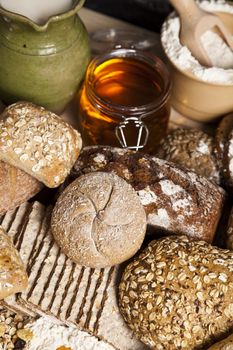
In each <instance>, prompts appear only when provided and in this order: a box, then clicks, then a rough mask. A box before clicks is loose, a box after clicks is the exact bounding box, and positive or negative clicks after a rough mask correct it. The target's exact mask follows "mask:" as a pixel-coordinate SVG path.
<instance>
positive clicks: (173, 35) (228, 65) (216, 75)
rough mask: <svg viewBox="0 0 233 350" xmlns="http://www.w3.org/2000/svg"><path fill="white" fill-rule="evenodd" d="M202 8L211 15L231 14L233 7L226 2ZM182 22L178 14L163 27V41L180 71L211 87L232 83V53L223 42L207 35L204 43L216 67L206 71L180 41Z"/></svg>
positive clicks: (204, 4) (168, 53)
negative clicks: (215, 13)
mask: <svg viewBox="0 0 233 350" xmlns="http://www.w3.org/2000/svg"><path fill="white" fill-rule="evenodd" d="M199 4H200V6H201V7H202V8H203V9H204V10H207V11H209V12H218V11H219V12H226V13H230V14H232V20H233V6H231V5H229V4H228V3H226V2H225V1H223V0H218V1H202V2H200V3H199ZM179 32H180V20H179V17H178V16H177V14H172V15H171V16H169V18H168V19H167V21H166V22H165V23H164V25H163V27H162V33H161V40H162V44H163V47H164V49H165V52H166V54H167V56H168V57H169V59H170V60H171V61H172V62H173V63H174V64H175V65H176V66H177V67H178V68H180V69H181V70H188V71H190V72H192V73H193V74H195V75H196V76H197V78H199V79H201V80H203V81H207V82H210V83H219V84H226V85H227V84H232V83H233V52H232V50H231V49H230V48H229V47H228V46H227V44H226V43H225V42H224V41H223V39H222V38H221V37H220V36H219V35H217V34H216V33H214V32H212V31H207V32H205V33H204V34H203V35H202V37H201V41H202V44H203V46H204V48H205V50H206V52H207V54H208V55H209V57H210V59H211V61H212V62H213V67H210V68H206V67H203V66H202V65H201V64H200V63H199V62H198V61H197V60H196V59H195V58H194V57H193V56H192V54H191V52H190V51H189V49H188V48H187V47H186V46H182V45H181V43H180V40H179Z"/></svg>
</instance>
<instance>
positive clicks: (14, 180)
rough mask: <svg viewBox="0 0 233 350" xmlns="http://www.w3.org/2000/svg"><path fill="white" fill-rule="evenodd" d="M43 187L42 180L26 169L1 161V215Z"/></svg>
mask: <svg viewBox="0 0 233 350" xmlns="http://www.w3.org/2000/svg"><path fill="white" fill-rule="evenodd" d="M42 187H43V184H42V183H41V182H39V181H38V180H36V179H35V178H33V177H32V176H30V175H28V174H26V173H25V172H24V171H22V170H20V169H17V168H15V167H13V166H11V165H9V164H7V163H5V162H1V161H0V198H1V200H0V215H3V214H5V213H6V212H7V211H8V210H10V209H13V208H16V207H18V206H19V205H20V204H21V203H24V202H26V201H27V200H29V199H30V198H32V197H33V196H34V195H36V194H37V193H38V192H39V191H40V190H41V189H42Z"/></svg>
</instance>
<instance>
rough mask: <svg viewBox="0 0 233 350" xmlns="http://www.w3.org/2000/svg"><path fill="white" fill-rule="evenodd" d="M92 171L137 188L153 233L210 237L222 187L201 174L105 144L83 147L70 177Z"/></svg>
mask: <svg viewBox="0 0 233 350" xmlns="http://www.w3.org/2000/svg"><path fill="white" fill-rule="evenodd" d="M94 171H106V172H113V173H115V174H117V175H118V176H120V177H122V178H123V179H125V180H126V181H127V182H128V183H129V184H131V185H132V186H133V188H134V189H135V190H136V191H137V193H138V196H139V198H140V200H141V203H142V204H143V206H144V208H145V211H146V214H147V223H148V225H149V229H150V231H151V232H152V233H153V234H155V235H156V234H157V231H160V230H162V231H163V232H164V233H166V234H178V235H180V234H186V235H188V236H190V237H193V238H194V239H203V240H205V241H208V242H212V241H213V238H214V235H215V231H216V227H217V225H218V222H219V219H220V216H221V212H222V208H223V204H224V200H225V192H224V190H222V189H221V188H220V187H218V186H217V185H215V184H214V183H211V182H210V181H208V180H207V179H206V178H204V177H201V176H199V175H197V174H195V173H194V172H192V171H189V170H184V169H179V168H178V167H177V166H176V165H175V164H173V163H169V162H167V161H165V160H161V159H158V158H156V157H150V156H148V155H145V154H142V153H140V152H133V151H129V150H124V149H120V148H113V147H108V146H92V147H85V148H83V150H82V152H81V153H80V156H79V158H78V160H77V162H76V163H75V165H74V168H73V170H72V174H71V176H72V177H71V179H74V178H76V177H78V176H80V175H82V174H85V173H90V172H94Z"/></svg>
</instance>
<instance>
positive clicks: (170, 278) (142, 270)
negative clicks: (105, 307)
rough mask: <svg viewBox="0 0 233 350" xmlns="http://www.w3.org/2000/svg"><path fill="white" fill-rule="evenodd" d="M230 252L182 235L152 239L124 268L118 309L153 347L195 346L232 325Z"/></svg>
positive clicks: (165, 349)
mask: <svg viewBox="0 0 233 350" xmlns="http://www.w3.org/2000/svg"><path fill="white" fill-rule="evenodd" d="M232 272H233V252H230V251H229V250H222V249H220V248H216V247H213V246H211V245H210V244H208V243H206V242H203V241H199V242H196V241H191V240H190V239H189V238H188V237H185V236H181V237H178V236H176V237H175V236H170V237H166V238H163V239H160V240H155V241H153V242H151V243H150V244H149V246H148V247H147V248H146V249H145V250H144V251H143V252H142V253H141V254H140V255H139V256H138V257H137V258H136V259H134V260H133V262H131V263H130V264H129V265H128V266H127V267H126V269H125V271H124V273H123V276H122V279H121V282H120V285H119V307H120V311H121V313H122V316H123V317H124V319H125V321H126V323H127V324H128V326H129V327H130V328H131V329H132V330H133V331H134V332H135V334H136V336H137V337H138V338H139V339H140V340H141V341H142V342H144V343H145V344H147V345H149V346H150V347H151V348H152V349H154V350H177V349H180V350H194V349H195V350H196V349H206V347H207V346H208V345H209V346H210V345H211V344H213V343H214V342H216V339H219V338H221V337H222V336H223V335H224V334H225V333H226V332H228V331H229V330H230V329H231V328H232V327H233V273H232Z"/></svg>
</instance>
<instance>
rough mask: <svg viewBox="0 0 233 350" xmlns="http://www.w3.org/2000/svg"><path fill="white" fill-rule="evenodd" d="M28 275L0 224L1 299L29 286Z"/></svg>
mask: <svg viewBox="0 0 233 350" xmlns="http://www.w3.org/2000/svg"><path fill="white" fill-rule="evenodd" d="M27 285H28V277H27V274H26V271H25V268H24V265H23V262H22V260H21V258H20V256H19V253H18V251H17V250H16V248H15V247H14V245H13V243H12V242H11V239H10V237H8V235H7V234H6V233H5V231H4V230H3V228H2V227H1V226H0V300H1V299H5V298H6V297H8V296H9V295H11V294H15V293H18V292H22V291H23V290H25V289H26V288H27Z"/></svg>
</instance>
